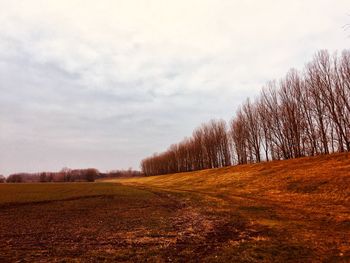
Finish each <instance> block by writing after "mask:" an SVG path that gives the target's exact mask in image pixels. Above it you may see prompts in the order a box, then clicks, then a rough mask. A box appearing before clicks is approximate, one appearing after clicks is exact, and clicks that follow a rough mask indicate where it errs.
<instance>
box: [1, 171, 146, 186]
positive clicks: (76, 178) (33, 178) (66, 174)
mask: <svg viewBox="0 0 350 263" xmlns="http://www.w3.org/2000/svg"><path fill="white" fill-rule="evenodd" d="M140 176H143V174H142V172H140V171H136V170H132V169H131V168H129V169H128V170H112V171H109V172H107V173H101V172H99V171H98V170H97V169H95V168H88V169H70V168H63V169H61V171H59V172H39V173H14V174H11V175H9V176H8V177H7V178H5V177H4V176H2V175H0V183H50V182H94V181H95V180H96V179H102V178H122V177H140Z"/></svg>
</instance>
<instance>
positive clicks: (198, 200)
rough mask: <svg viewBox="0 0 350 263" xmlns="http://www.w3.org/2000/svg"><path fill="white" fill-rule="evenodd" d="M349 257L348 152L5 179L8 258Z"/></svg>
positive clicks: (3, 225)
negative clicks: (69, 177) (82, 177)
mask: <svg viewBox="0 0 350 263" xmlns="http://www.w3.org/2000/svg"><path fill="white" fill-rule="evenodd" d="M145 261H147V262H350V157H349V154H335V155H330V156H320V157H314V158H302V159H296V160H289V161H277V162H270V163H262V164H255V165H245V166H236V167H228V168H222V169H213V170H205V171H200V172H193V173H184V174H175V175H165V176H157V177H149V178H136V179H135V178H133V179H118V180H107V181H100V182H96V183H66V184H21V185H10V184H4V185H0V262H145Z"/></svg>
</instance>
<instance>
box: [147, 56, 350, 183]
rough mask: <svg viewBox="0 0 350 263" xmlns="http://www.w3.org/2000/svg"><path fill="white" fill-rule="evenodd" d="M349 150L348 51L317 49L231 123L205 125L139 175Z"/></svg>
mask: <svg viewBox="0 0 350 263" xmlns="http://www.w3.org/2000/svg"><path fill="white" fill-rule="evenodd" d="M344 151H350V50H344V51H343V52H342V53H341V54H340V55H338V54H336V53H335V54H334V55H330V54H329V52H328V51H326V50H322V51H319V52H317V53H316V54H315V56H314V58H313V59H312V61H310V62H309V63H307V64H306V66H305V68H304V69H303V70H302V71H297V70H295V69H291V70H290V71H289V72H288V73H287V74H286V76H285V77H284V78H282V79H281V80H279V81H270V82H268V83H267V84H266V86H265V87H263V89H262V91H261V92H260V95H259V96H258V97H257V98H256V99H254V100H251V99H247V100H246V101H245V102H244V103H243V104H242V105H241V106H240V107H239V108H238V110H237V112H236V115H235V116H234V117H233V119H232V120H231V121H230V122H229V123H226V122H225V121H224V120H211V121H209V122H208V123H205V124H202V125H201V126H200V127H198V128H197V129H195V130H194V131H193V134H192V136H191V137H189V138H185V139H184V140H183V141H181V142H180V143H177V144H173V145H171V146H170V147H169V148H168V150H166V151H165V152H162V153H160V154H154V155H153V156H151V157H148V158H145V159H144V160H142V161H141V168H142V171H143V173H144V174H145V175H147V176H150V175H160V174H168V173H178V172H188V171H195V170H201V169H209V168H219V167H224V166H230V165H233V164H247V163H257V162H261V161H271V160H282V159H291V158H298V157H304V156H314V155H319V154H329V153H333V152H344Z"/></svg>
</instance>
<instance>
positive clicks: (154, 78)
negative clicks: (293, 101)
mask: <svg viewBox="0 0 350 263" xmlns="http://www.w3.org/2000/svg"><path fill="white" fill-rule="evenodd" d="M0 6H1V8H0V93H1V96H0V129H1V132H0V148H1V149H5V150H2V151H1V152H0V173H5V174H8V173H11V172H16V171H21V170H25V171H37V170H57V169H60V168H61V167H63V166H71V167H90V166H95V167H97V168H99V169H101V170H106V169H113V168H127V167H129V166H133V167H134V168H138V163H139V161H140V159H141V158H143V157H145V156H147V155H149V154H151V153H153V152H155V151H161V150H163V149H164V148H166V147H167V146H168V145H169V144H171V143H173V142H176V141H178V140H180V139H181V138H183V137H184V136H186V135H190V134H191V132H192V129H193V128H194V127H196V126H198V125H199V124H200V123H201V122H204V121H206V120H208V119H210V118H225V119H227V120H228V119H229V118H231V117H232V116H233V115H234V113H235V109H236V107H237V106H238V105H239V104H240V103H241V102H242V101H243V100H244V98H245V97H247V96H250V97H254V96H256V95H257V94H258V92H259V90H260V88H261V86H263V85H264V84H265V82H266V81H268V80H271V79H274V78H279V77H282V76H283V74H285V73H286V71H287V70H288V69H289V68H290V67H296V68H302V66H303V65H304V63H305V62H307V61H308V60H309V59H310V58H311V56H312V55H313V53H314V52H315V51H316V50H318V49H323V48H327V49H329V50H331V51H335V50H341V49H344V48H347V47H348V45H349V39H348V38H347V34H346V33H345V32H344V30H343V28H342V27H343V25H345V24H347V23H349V21H347V20H348V16H347V13H348V12H350V11H349V10H350V4H349V3H348V1H345V0H339V1H337V3H336V4H335V3H334V1H330V0H322V1H316V0H312V1H307V2H306V1H301V0H299V1H292V2H291V1H276V0H266V1H252V0H250V1H231V0H230V1H229V0H222V1H220V2H218V1H214V0H204V1H203V0H202V1H197V0H186V1H185V0H180V1H164V0H137V1H136V0H135V1H132V0H128V1H126V0H125V1H121V0H115V1H112V0H110V1H108V0H104V1H98V2H96V1H87V0H85V1H82V0H79V1H78V0H76V1H68V0H67V1H66V0H61V1H39V0H32V1H20V0H17V1H4V0H0Z"/></svg>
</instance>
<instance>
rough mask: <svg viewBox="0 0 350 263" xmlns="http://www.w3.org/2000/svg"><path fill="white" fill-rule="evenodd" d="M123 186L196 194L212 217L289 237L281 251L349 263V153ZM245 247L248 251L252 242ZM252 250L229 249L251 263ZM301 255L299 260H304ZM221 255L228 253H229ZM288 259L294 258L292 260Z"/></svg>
mask: <svg viewBox="0 0 350 263" xmlns="http://www.w3.org/2000/svg"><path fill="white" fill-rule="evenodd" d="M118 182H119V183H122V184H125V185H134V186H139V187H146V188H147V187H148V188H153V189H155V188H157V189H163V190H165V191H169V192H182V193H192V194H195V195H197V196H199V197H200V198H199V199H200V200H202V202H201V203H202V204H201V207H202V208H204V211H213V214H216V215H219V214H220V215H221V217H222V218H227V216H228V215H231V216H232V215H234V216H237V215H238V216H239V217H240V218H241V219H242V220H244V221H245V222H250V223H251V224H252V225H254V227H253V228H255V229H259V227H262V226H265V227H267V228H268V229H269V230H271V231H272V232H274V233H277V234H276V235H277V238H281V237H282V236H285V238H286V239H284V238H282V239H281V240H279V242H280V244H281V248H282V250H283V245H282V244H285V245H286V249H287V250H288V249H289V250H290V249H292V250H293V247H295V246H299V248H298V249H297V250H300V249H302V248H301V247H303V248H308V249H309V252H308V253H306V254H309V256H310V257H311V259H312V261H314V260H317V259H318V260H320V261H321V260H326V261H332V260H334V261H336V262H338V261H341V260H345V261H346V260H349V261H350V243H349V241H350V154H348V153H345V154H333V155H328V156H318V157H312V158H301V159H294V160H287V161H275V162H269V163H261V164H253V165H243V166H235V167H228V168H221V169H211V170H204V171H198V172H190V173H182V174H172V175H164V176H155V177H148V178H139V179H124V180H118ZM204 200H206V202H204ZM272 236H273V235H270V234H266V233H265V234H263V235H261V236H260V237H259V238H261V239H262V240H264V239H266V240H269V239H270V240H271V238H272ZM287 239H288V240H287ZM262 243H264V242H262ZM265 244H269V242H265ZM245 245H248V247H249V242H248V244H245ZM270 245H271V246H270ZM270 245H268V247H270V249H272V251H270V252H267V253H270V255H269V256H267V257H266V258H267V260H268V261H269V260H271V259H272V258H269V257H270V256H272V255H273V254H276V255H277V254H279V253H281V251H277V250H278V249H277V250H276V251H274V249H275V248H274V246H273V245H272V244H270ZM252 246H253V247H254V249H253V251H250V250H249V249H245V248H240V246H238V247H237V246H236V247H235V248H232V247H231V248H227V253H228V255H230V254H232V253H236V252H237V251H241V250H243V251H245V252H247V253H248V254H247V260H248V261H249V260H253V259H256V258H255V257H254V256H253V258H252V255H254V253H255V252H256V250H258V251H259V246H260V245H258V244H255V243H254V245H252ZM260 248H261V249H262V251H265V252H266V251H268V250H269V249H268V248H266V247H265V248H264V246H262V247H260ZM240 249H241V250H240ZM249 251H250V252H249ZM241 252H242V251H241ZM241 252H240V253H241ZM265 252H264V253H265ZM299 252H300V251H299ZM299 252H298V251H297V252H296V255H295V257H299V256H300V257H301V255H299V254H298V253H299ZM221 253H225V249H223V250H222V251H221ZM302 253H303V252H302ZM258 254H259V253H258ZM271 254H272V255H271ZM280 255H281V258H280V259H286V256H285V255H283V254H280ZM298 255H299V256H298ZM289 256H290V257H292V258H293V254H292V255H289ZM289 256H287V257H289ZM266 258H265V259H266ZM345 261H344V262H345Z"/></svg>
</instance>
